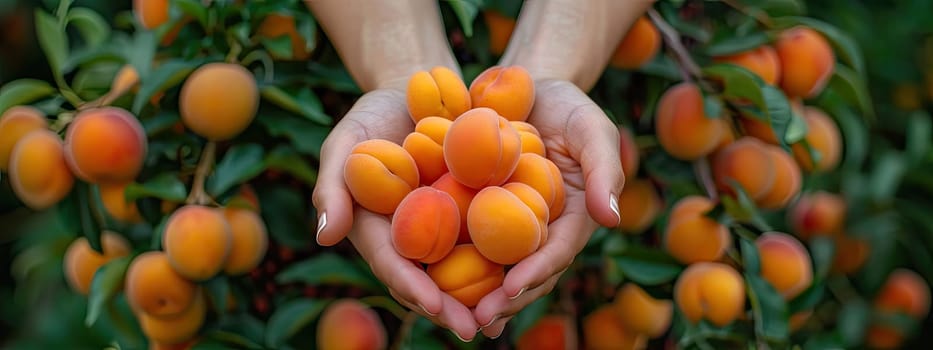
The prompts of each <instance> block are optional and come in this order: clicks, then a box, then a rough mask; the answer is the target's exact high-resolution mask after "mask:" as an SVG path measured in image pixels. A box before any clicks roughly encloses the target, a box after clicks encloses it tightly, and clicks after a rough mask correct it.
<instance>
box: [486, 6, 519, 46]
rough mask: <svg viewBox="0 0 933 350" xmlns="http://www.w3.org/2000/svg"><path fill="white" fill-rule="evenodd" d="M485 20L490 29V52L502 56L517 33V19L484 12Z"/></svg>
mask: <svg viewBox="0 0 933 350" xmlns="http://www.w3.org/2000/svg"><path fill="white" fill-rule="evenodd" d="M483 19H485V20H486V26H487V27H488V28H489V52H492V54H493V55H496V56H502V54H503V53H505V48H506V47H508V45H509V40H510V39H511V38H512V32H513V31H515V19H514V18H511V17H507V16H505V15H503V14H501V13H499V12H497V11H492V10H489V11H483Z"/></svg>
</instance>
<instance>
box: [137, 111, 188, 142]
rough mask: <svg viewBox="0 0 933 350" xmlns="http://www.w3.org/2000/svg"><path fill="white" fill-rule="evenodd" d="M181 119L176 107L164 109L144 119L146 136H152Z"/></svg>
mask: <svg viewBox="0 0 933 350" xmlns="http://www.w3.org/2000/svg"><path fill="white" fill-rule="evenodd" d="M179 120H181V115H180V114H179V113H178V110H175V109H162V110H159V112H157V113H156V115H155V116H153V117H152V118H146V119H144V120H142V124H143V130H145V131H146V136H149V137H152V136H154V135H156V134H158V133H159V132H162V131H165V130H168V129H169V128H171V127H172V126H174V125H175V123H177V122H178V121H179Z"/></svg>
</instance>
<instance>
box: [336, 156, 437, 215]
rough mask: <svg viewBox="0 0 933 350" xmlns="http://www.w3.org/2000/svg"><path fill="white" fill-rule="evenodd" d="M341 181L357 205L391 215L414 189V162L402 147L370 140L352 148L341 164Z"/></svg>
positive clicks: (416, 167)
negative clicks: (342, 177) (342, 168)
mask: <svg viewBox="0 0 933 350" xmlns="http://www.w3.org/2000/svg"><path fill="white" fill-rule="evenodd" d="M343 175H344V181H346V183H347V189H348V190H350V194H351V195H353V199H354V200H356V202H357V203H359V205H360V206H362V207H363V208H366V209H367V210H370V211H372V212H375V213H379V214H392V213H393V212H395V208H397V207H398V204H399V203H401V202H402V199H404V198H405V196H406V195H408V193H409V192H411V191H412V190H414V189H415V188H418V184H419V178H420V174H419V172H418V165H417V164H416V163H415V160H414V159H413V158H412V157H411V155H410V154H409V153H408V152H407V151H405V149H404V148H402V146H399V145H397V144H394V143H392V142H390V141H387V140H381V139H373V140H367V141H363V142H360V143H358V144H357V145H356V146H354V147H353V150H352V151H351V153H350V156H349V157H347V161H346V163H345V164H344V172H343Z"/></svg>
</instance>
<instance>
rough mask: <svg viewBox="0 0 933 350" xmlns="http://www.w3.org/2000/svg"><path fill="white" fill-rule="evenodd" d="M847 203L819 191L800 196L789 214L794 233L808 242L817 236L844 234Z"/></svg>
mask: <svg viewBox="0 0 933 350" xmlns="http://www.w3.org/2000/svg"><path fill="white" fill-rule="evenodd" d="M846 208H847V206H846V201H845V199H844V198H842V196H840V195H838V194H834V193H830V192H826V191H817V192H813V193H808V194H805V195H802V196H800V199H798V200H797V203H795V204H794V205H793V207H792V208H791V209H790V211H789V212H788V214H789V219H790V220H789V221H790V225H791V227H792V228H793V229H794V232H795V233H796V234H797V235H798V236H800V238H802V239H804V240H807V239H810V237H813V236H817V235H835V234H837V233H840V232H842V229H843V228H844V226H845V221H846V210H847V209H846Z"/></svg>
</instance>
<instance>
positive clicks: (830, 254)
mask: <svg viewBox="0 0 933 350" xmlns="http://www.w3.org/2000/svg"><path fill="white" fill-rule="evenodd" d="M809 245H810V256H811V257H813V280H814V281H822V280H823V279H825V278H826V276H828V275H829V270H830V269H831V268H832V267H833V260H834V258H835V255H836V254H846V252H837V251H836V243H835V242H834V241H833V239H832V238H830V237H826V236H817V237H814V238H813V239H811V240H810V242H809Z"/></svg>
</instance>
